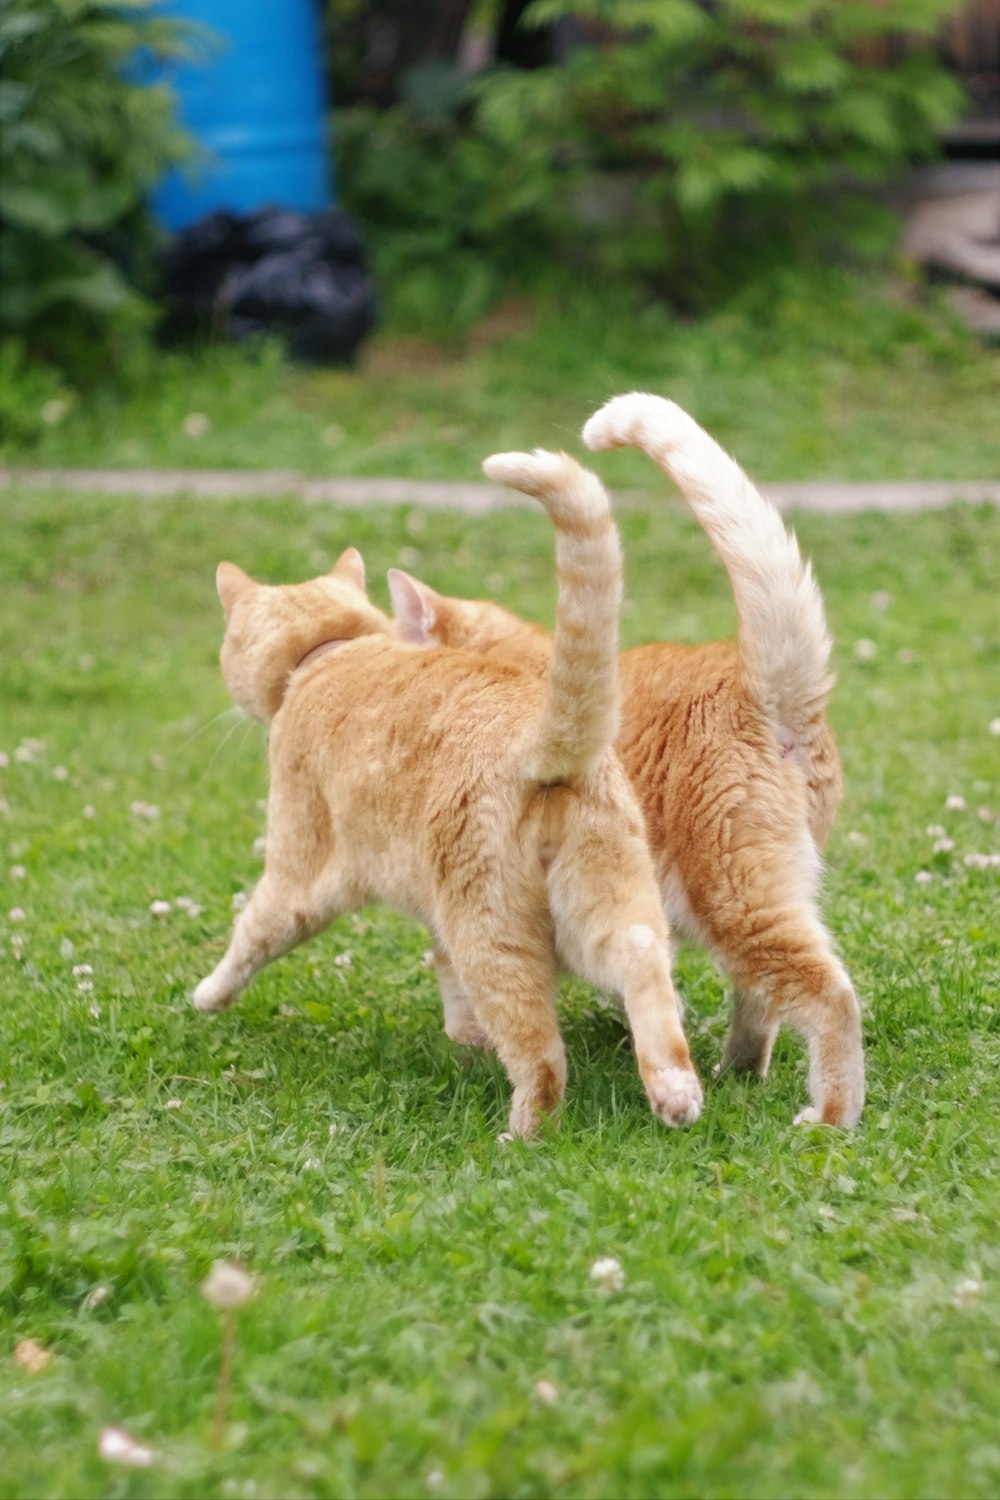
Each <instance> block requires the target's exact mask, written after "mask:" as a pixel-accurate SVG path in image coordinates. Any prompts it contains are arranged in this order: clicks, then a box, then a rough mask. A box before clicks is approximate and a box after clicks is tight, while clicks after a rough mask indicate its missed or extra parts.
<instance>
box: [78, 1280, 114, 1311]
mask: <svg viewBox="0 0 1000 1500" xmlns="http://www.w3.org/2000/svg"><path fill="white" fill-rule="evenodd" d="M110 1296H111V1288H110V1287H109V1286H105V1284H104V1282H103V1281H102V1282H99V1283H98V1285H97V1286H95V1287H92V1288H91V1290H90V1291H89V1292H88V1293H87V1295H86V1297H84V1299H83V1309H84V1312H91V1311H92V1310H93V1309H94V1308H95V1307H100V1305H101V1303H102V1302H107V1300H108V1298H109V1297H110Z"/></svg>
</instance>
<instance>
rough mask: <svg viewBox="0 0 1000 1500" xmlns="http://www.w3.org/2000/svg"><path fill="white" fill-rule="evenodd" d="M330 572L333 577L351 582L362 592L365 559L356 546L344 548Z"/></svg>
mask: <svg viewBox="0 0 1000 1500" xmlns="http://www.w3.org/2000/svg"><path fill="white" fill-rule="evenodd" d="M330 572H331V574H332V575H333V577H334V578H343V579H344V580H345V581H346V582H347V583H353V584H354V587H355V588H356V589H360V590H361V592H362V593H364V592H365V560H364V558H363V557H362V556H361V553H360V552H359V551H358V549H357V547H348V548H346V550H345V551H343V552H342V553H341V554H340V556H339V557H338V558H337V561H336V562H335V563H334V565H333V567H332V568H331V569H330Z"/></svg>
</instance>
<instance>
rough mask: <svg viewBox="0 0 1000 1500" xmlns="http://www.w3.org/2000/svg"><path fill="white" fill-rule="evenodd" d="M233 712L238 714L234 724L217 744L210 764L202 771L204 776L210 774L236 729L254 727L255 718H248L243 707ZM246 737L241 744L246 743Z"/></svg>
mask: <svg viewBox="0 0 1000 1500" xmlns="http://www.w3.org/2000/svg"><path fill="white" fill-rule="evenodd" d="M233 712H234V713H235V714H236V718H235V719H234V720H233V722H232V724H230V726H229V728H228V729H227V730H226V732H225V734H224V735H223V736H222V739H221V740H220V741H219V743H218V744H217V745H216V747H215V749H214V750H213V751H212V755H211V758H210V759H209V761H208V764H207V765H206V766H205V768H204V770H203V771H202V773H201V774H202V776H207V775H208V773H209V771H210V770H211V769H212V767H213V766H214V765H215V762H216V761H217V760H218V758H219V756H220V755H221V753H222V751H223V750H224V749H225V747H226V746H227V745H228V743H229V741H230V740H231V739H232V737H233V735H234V734H235V733H236V731H237V730H238V729H246V730H247V731H249V730H251V729H252V728H253V727H254V724H253V720H252V719H248V718H247V716H246V714H245V713H243V711H242V710H241V709H238V708H237V709H235V710H233ZM245 739H246V736H245V735H244V740H243V741H241V742H240V745H241V746H242V744H243V743H244V741H245Z"/></svg>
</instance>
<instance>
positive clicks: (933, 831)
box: [927, 823, 948, 839]
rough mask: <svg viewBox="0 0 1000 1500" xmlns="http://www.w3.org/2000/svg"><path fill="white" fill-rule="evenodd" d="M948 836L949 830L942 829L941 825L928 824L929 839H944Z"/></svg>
mask: <svg viewBox="0 0 1000 1500" xmlns="http://www.w3.org/2000/svg"><path fill="white" fill-rule="evenodd" d="M947 835H948V830H947V828H942V826H941V824H940V823H928V825H927V837H928V838H929V839H943V838H946V837H947Z"/></svg>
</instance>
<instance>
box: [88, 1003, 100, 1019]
mask: <svg viewBox="0 0 1000 1500" xmlns="http://www.w3.org/2000/svg"><path fill="white" fill-rule="evenodd" d="M87 1015H88V1016H91V1017H92V1018H93V1019H94V1020H95V1021H99V1020H100V1019H101V1007H100V1006H99V1005H88V1006H87Z"/></svg>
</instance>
